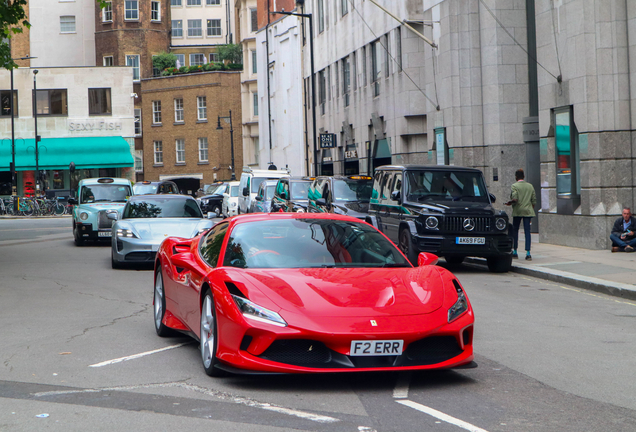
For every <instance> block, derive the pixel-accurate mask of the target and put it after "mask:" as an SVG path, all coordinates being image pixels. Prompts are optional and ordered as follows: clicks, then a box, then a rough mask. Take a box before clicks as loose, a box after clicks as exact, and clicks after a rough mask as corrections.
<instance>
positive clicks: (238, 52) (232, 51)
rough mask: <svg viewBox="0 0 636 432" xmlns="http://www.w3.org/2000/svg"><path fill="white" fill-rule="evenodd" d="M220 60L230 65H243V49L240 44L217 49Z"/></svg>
mask: <svg viewBox="0 0 636 432" xmlns="http://www.w3.org/2000/svg"><path fill="white" fill-rule="evenodd" d="M216 52H217V53H218V54H219V60H221V61H225V60H227V61H228V62H229V63H243V48H242V47H241V45H240V44H227V45H219V46H218V47H217V49H216Z"/></svg>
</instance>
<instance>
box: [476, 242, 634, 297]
mask: <svg viewBox="0 0 636 432" xmlns="http://www.w3.org/2000/svg"><path fill="white" fill-rule="evenodd" d="M524 248H525V242H524V236H523V230H520V232H519V249H518V250H517V252H518V254H519V258H518V259H513V260H512V271H513V272H516V273H521V274H525V275H528V276H533V277H537V278H542V279H547V280H550V281H553V282H558V283H563V284H568V285H572V286H575V287H578V288H583V289H589V290H593V291H597V292H602V293H605V294H609V295H613V296H617V297H623V298H627V299H631V300H636V285H635V284H636V252H615V253H612V252H611V251H610V250H590V249H579V248H573V247H567V246H557V245H552V244H547V243H539V235H538V234H532V246H531V251H530V253H531V254H532V261H526V260H525V256H526V251H525V249H524ZM471 261H472V262H474V263H479V264H486V261H485V260H483V259H474V260H471Z"/></svg>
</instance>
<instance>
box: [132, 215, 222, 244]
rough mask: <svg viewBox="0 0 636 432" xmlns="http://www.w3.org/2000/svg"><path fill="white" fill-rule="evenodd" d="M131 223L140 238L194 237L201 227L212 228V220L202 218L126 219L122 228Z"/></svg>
mask: <svg viewBox="0 0 636 432" xmlns="http://www.w3.org/2000/svg"><path fill="white" fill-rule="evenodd" d="M125 225H129V226H130V227H131V228H132V229H133V231H134V232H136V233H137V234H138V235H139V238H142V239H146V240H151V239H157V240H163V239H164V238H166V237H168V236H170V237H183V238H191V237H194V236H195V235H196V234H197V232H198V230H199V229H203V228H210V227H211V226H212V222H211V221H208V220H207V219H200V218H165V219H161V218H158V219H137V220H134V219H124V220H123V221H122V223H120V227H121V228H126V226H125Z"/></svg>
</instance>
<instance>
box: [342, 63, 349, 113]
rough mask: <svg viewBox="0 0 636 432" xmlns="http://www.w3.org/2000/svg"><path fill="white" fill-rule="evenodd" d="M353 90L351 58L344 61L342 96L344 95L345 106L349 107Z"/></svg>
mask: <svg viewBox="0 0 636 432" xmlns="http://www.w3.org/2000/svg"><path fill="white" fill-rule="evenodd" d="M350 88H351V63H349V57H345V58H344V59H343V60H342V94H343V95H344V106H349V90H350Z"/></svg>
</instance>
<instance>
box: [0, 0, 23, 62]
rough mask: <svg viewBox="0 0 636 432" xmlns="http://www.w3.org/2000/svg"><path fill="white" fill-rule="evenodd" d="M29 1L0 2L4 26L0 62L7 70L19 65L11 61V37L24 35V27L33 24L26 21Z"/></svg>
mask: <svg viewBox="0 0 636 432" xmlns="http://www.w3.org/2000/svg"><path fill="white" fill-rule="evenodd" d="M26 4H27V0H0V25H2V39H3V40H2V42H0V62H2V67H4V68H5V69H14V68H17V67H18V65H17V64H16V63H15V62H14V61H13V60H12V59H11V44H10V39H11V36H12V35H14V34H16V33H22V27H23V26H24V27H26V28H29V27H31V24H29V21H27V19H26V12H25V11H24V7H25V6H26Z"/></svg>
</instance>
